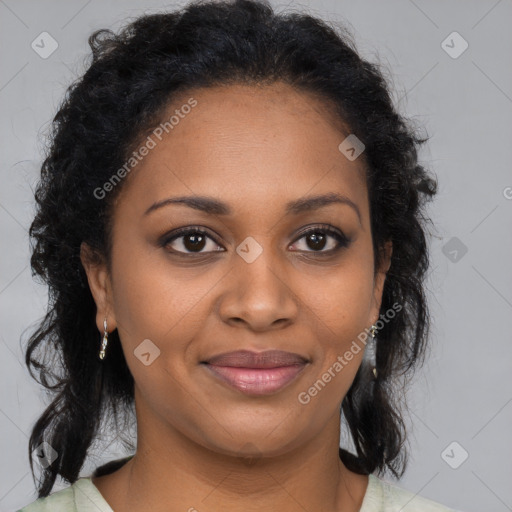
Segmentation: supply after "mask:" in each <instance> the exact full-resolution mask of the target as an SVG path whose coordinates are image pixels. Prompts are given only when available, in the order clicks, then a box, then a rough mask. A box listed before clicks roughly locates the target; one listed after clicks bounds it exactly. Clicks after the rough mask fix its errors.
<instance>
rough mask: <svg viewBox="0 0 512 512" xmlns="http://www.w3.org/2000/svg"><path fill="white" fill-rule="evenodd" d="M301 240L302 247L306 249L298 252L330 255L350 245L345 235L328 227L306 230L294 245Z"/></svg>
mask: <svg viewBox="0 0 512 512" xmlns="http://www.w3.org/2000/svg"><path fill="white" fill-rule="evenodd" d="M302 239H304V240H305V244H304V245H305V246H306V248H304V249H298V250H303V251H305V252H319V253H330V252H335V251H337V250H339V249H341V248H342V247H347V246H348V245H349V243H350V240H349V239H347V237H346V236H345V235H343V234H342V233H341V232H338V231H337V230H336V229H334V228H332V227H330V226H323V227H322V226H319V227H315V228H311V229H308V230H307V231H305V232H303V233H302V234H301V236H300V238H298V239H297V241H296V242H295V243H294V245H295V244H297V242H298V241H299V240H302ZM326 248H327V249H326ZM308 249H309V250H308Z"/></svg>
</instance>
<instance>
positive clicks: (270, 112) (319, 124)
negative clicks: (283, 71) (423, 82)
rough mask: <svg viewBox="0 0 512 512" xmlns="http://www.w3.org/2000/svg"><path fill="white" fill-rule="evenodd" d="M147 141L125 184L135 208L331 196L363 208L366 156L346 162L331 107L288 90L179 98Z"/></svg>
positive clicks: (208, 91) (196, 92) (279, 86)
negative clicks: (181, 198)
mask: <svg viewBox="0 0 512 512" xmlns="http://www.w3.org/2000/svg"><path fill="white" fill-rule="evenodd" d="M187 105H194V106H193V107H188V106H187ZM185 106H187V108H185ZM170 121H171V122H170ZM166 122H167V124H166ZM159 127H160V129H159ZM162 127H163V128H162ZM155 130H157V131H156V132H155ZM155 133H156V134H157V135H158V136H157V135H155ZM148 134H149V135H148V136H149V137H150V138H151V139H152V141H153V143H152V144H150V145H151V146H153V147H152V149H150V150H149V152H148V153H147V154H146V155H145V156H144V157H143V159H142V160H141V161H140V163H137V165H136V167H135V168H134V172H132V174H130V175H129V176H128V179H127V183H124V184H123V194H122V196H125V195H126V196H129V197H130V199H131V200H130V202H131V203H133V201H135V202H136V203H138V202H140V203H141V205H140V208H143V207H146V208H147V207H148V206H150V204H148V203H153V202H155V201H158V200H161V199H164V198H165V197H167V196H172V195H178V194H180V195H181V194H186V195H188V196H190V195H194V194H198V195H209V196H216V197H220V198H222V199H223V200H224V201H225V202H228V203H230V204H232V205H235V207H236V205H237V204H238V206H239V207H240V208H243V207H244V206H249V207H255V206H256V205H261V206H264V205H267V204H270V203H271V204H272V205H278V204H280V203H283V204H284V203H286V202H288V200H291V199H297V198H298V197H300V196H304V195H310V194H318V193H325V192H333V191H334V192H340V193H343V194H344V195H347V196H349V197H350V198H351V199H352V200H353V201H355V202H359V203H361V207H362V208H364V207H365V202H366V180H365V171H364V169H365V164H364V160H363V156H364V155H362V156H361V157H360V158H358V159H356V160H354V161H350V160H349V159H347V158H346V157H345V156H344V154H342V153H341V152H340V150H339V148H338V146H339V145H340V143H341V142H342V141H343V140H344V139H345V138H346V137H347V136H348V135H349V134H350V131H349V129H348V127H346V126H345V125H344V124H343V122H342V121H341V120H340V119H338V118H337V117H336V115H335V114H334V113H333V106H332V105H331V104H329V103H327V102H323V101H321V100H320V99H318V98H316V97H315V96H313V95H312V94H309V93H307V92H302V91H301V92H299V91H296V90H295V89H293V88H292V87H291V86H289V85H287V84H284V83H280V82H278V83H276V84H272V85H265V86H248V85H229V86H219V87H212V88H198V89H190V90H187V91H184V92H181V93H180V94H179V95H178V96H176V97H175V98H174V99H173V101H172V102H171V103H170V104H169V105H168V106H167V108H166V110H165V112H164V113H163V116H162V120H161V124H160V125H157V124H156V125H155V127H154V128H152V129H151V130H150V131H149V132H148ZM146 135H147V134H145V136H146ZM146 142H147V139H145V138H142V139H141V140H140V141H139V146H141V145H144V144H145V143H146ZM135 149H136V150H137V148H135ZM122 196H120V198H121V199H122ZM142 203H143V204H142Z"/></svg>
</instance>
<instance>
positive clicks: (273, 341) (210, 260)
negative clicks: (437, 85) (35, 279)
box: [81, 82, 392, 512]
mask: <svg viewBox="0 0 512 512" xmlns="http://www.w3.org/2000/svg"><path fill="white" fill-rule="evenodd" d="M191 97H193V98H194V99H195V100H196V101H197V105H196V106H195V107H194V108H193V109H192V110H191V112H190V113H188V114H187V115H186V116H184V117H183V119H180V121H179V124H177V125H176V126H175V127H174V128H173V129H172V131H170V132H169V134H168V135H166V136H165V137H164V138H163V139H162V141H161V142H158V144H157V145H156V147H155V148H153V149H151V150H150V151H149V154H147V155H146V156H145V157H144V159H143V161H142V162H141V163H139V164H138V165H137V166H136V167H135V168H134V170H133V171H132V172H131V174H130V175H129V176H128V177H127V178H125V180H126V181H125V182H124V183H122V185H118V186H123V189H122V191H121V194H120V196H119V198H118V201H117V202H116V205H115V211H114V218H113V235H112V236H113V250H112V273H111V275H109V273H108V270H107V267H106V265H104V264H101V265H98V264H94V263H92V259H91V258H90V257H89V255H90V249H89V248H88V247H87V245H85V244H83V245H82V252H81V257H82V263H83V265H84V268H85V269H86V272H87V276H88V281H89V286H90V289H91V292H92V294H93V296H94V299H95V302H96V305H97V316H96V323H97V327H98V330H99V332H100V333H102V332H103V319H104V318H105V317H107V321H108V330H109V332H112V331H113V330H114V329H115V328H117V329H118V332H119V336H120V340H121V343H122V348H123V351H124V354H125V357H126V361H127V364H128V366H129V369H130V371H131V373H132V375H133V377H134V380H135V406H136V416H137V453H136V455H135V457H134V458H133V459H131V460H130V461H129V462H128V463H126V464H125V465H124V466H123V467H122V468H121V469H119V470H118V471H116V472H114V473H111V474H110V475H106V476H103V477H98V478H94V479H93V483H94V484H95V485H96V487H97V488H98V489H99V491H100V492H101V493H102V495H103V496H104V498H105V499H106V501H107V502H108V503H109V504H110V506H111V507H112V508H113V509H114V510H115V511H116V512H128V511H130V512H139V511H147V510H152V511H154V512H159V511H166V512H169V511H171V512H172V511H180V512H183V511H190V512H192V511H194V510H197V511H199V512H206V511H208V512H220V511H222V512H230V511H237V512H239V511H240V510H244V511H246V512H252V511H261V510H279V511H280V512H287V511H290V512H291V511H294V512H296V511H298V510H305V511H315V512H321V511H325V512H327V511H330V512H332V511H342V510H343V511H344V512H357V511H359V509H360V507H361V503H362V500H363V497H364V494H365V492H366V488H367V485H368V477H367V476H363V475H358V474H356V473H353V472H351V471H349V470H348V469H347V468H346V467H345V466H344V465H343V463H342V462H341V460H340V459H339V455H338V447H339V437H340V404H341V402H342V400H343V398H344V396H345V395H346V393H347V391H348V389H349V388H350V385H351V384H352V381H353V379H354V377H355V374H356V372H357V369H358V367H359V365H360V364H361V360H362V358H363V353H364V345H362V348H363V350H361V351H359V353H358V354H356V355H354V357H353V359H352V360H351V361H350V362H348V364H346V365H345V366H344V367H343V369H342V370H341V371H339V372H338V373H337V374H336V376H335V377H334V378H332V379H331V382H329V383H328V384H327V385H326V386H325V387H324V388H323V389H322V390H321V391H320V392H318V394H317V395H316V396H314V397H312V398H311V401H310V402H309V403H308V404H306V405H303V404H302V403H301V402H300V401H299V400H298V396H299V393H301V392H304V391H307V390H308V389H309V388H310V387H311V386H312V385H313V384H314V383H315V382H316V381H317V380H318V379H320V378H321V376H322V374H324V372H326V371H327V370H328V369H329V368H330V367H332V365H333V364H334V362H335V361H336V360H337V357H338V356H340V355H341V356H342V355H343V354H344V353H345V352H346V351H347V350H348V349H349V348H350V346H351V344H352V342H353V341H354V340H357V336H358V334H360V333H361V332H364V331H365V330H367V329H368V328H369V327H370V326H371V325H372V323H375V322H376V321H377V320H378V318H379V309H380V304H381V300H382V290H383V286H384V282H385V277H386V272H387V270H388V268H389V265H390V258H391V252H392V247H391V243H390V242H388V244H387V245H386V246H385V247H384V248H383V250H384V255H385V258H384V263H383V265H382V267H381V268H380V269H379V272H378V273H377V274H376V275H374V272H373V270H374V268H373V265H374V259H373V258H374V253H373V248H372V239H371V229H370V217H369V202H368V191H367V187H366V182H365V178H364V163H363V156H360V157H359V158H357V159H356V160H354V161H350V160H349V159H347V158H346V157H345V156H344V155H343V154H342V153H341V152H340V151H339V149H338V146H339V144H340V143H341V142H342V141H343V140H344V139H345V137H346V136H347V135H348V134H349V133H350V132H349V131H348V130H346V129H345V130H344V129H343V126H342V124H341V123H339V122H336V118H334V117H333V115H332V112H333V110H332V107H331V108H330V107H329V106H328V104H327V103H325V102H323V101H321V100H320V99H317V98H315V97H313V96H312V95H311V94H309V93H306V92H298V91H296V90H295V89H293V88H291V86H289V85H287V84H284V83H281V82H277V83H274V84H272V85H265V86H253V85H251V86H249V85H230V86H227V87H215V88H208V89H206V88H201V89H195V90H191V91H188V92H187V93H186V94H182V96H180V97H179V98H174V100H173V102H172V105H169V110H168V112H166V114H165V116H164V119H168V118H169V117H170V115H172V113H173V112H174V110H175V109H176V108H178V109H179V108H180V106H181V105H183V104H185V103H186V102H187V100H188V99H189V98H191ZM145 136H146V135H144V137H145ZM141 140H144V139H141ZM332 193H337V194H340V195H343V196H345V197H347V198H349V199H350V200H351V201H352V202H353V203H354V204H355V205H356V206H357V209H358V210H359V215H360V217H359V215H358V213H357V212H356V209H354V208H353V207H351V206H350V205H349V204H346V203H331V204H329V205H327V206H322V207H320V208H311V209H309V210H307V211H303V212H301V213H293V212H291V213H288V214H287V213H286V211H285V206H286V204H287V203H288V202H291V201H295V200H298V199H304V198H307V197H309V196H313V195H320V194H332ZM177 196H208V197H211V198H214V199H216V200H218V201H222V202H223V203H226V205H228V206H229V208H230V209H231V214H213V213H206V212H203V211H200V210H197V209H194V208H191V207H189V206H187V205H184V204H179V203H178V204H168V205H166V206H163V207H161V208H157V209H154V210H153V211H152V212H150V213H147V214H145V212H146V210H147V209H148V208H150V207H151V206H152V205H153V204H154V203H156V202H158V201H162V200H164V199H167V198H171V197H177ZM322 224H327V225H329V226H332V227H333V228H334V229H335V230H337V231H338V232H341V233H342V234H343V235H344V236H345V237H347V238H348V239H349V240H350V242H349V243H348V244H347V245H343V244H341V246H340V243H339V242H338V241H337V239H336V238H335V237H333V236H332V235H331V234H329V233H326V232H325V231H322V229H317V232H318V231H320V232H321V233H323V235H324V236H325V237H327V238H326V239H325V243H324V244H323V245H322V243H319V241H318V238H317V239H316V240H315V238H314V236H312V235H311V233H310V234H308V235H305V236H304V235H303V234H302V231H303V230H304V228H315V227H319V226H321V225H322ZM182 227H192V228H197V227H200V228H202V229H204V230H206V231H207V236H206V238H204V239H203V243H199V244H198V243H197V241H198V239H197V236H198V235H195V236H196V238H194V235H192V236H191V235H190V234H189V235H182V236H181V237H180V238H176V239H175V240H173V241H170V242H168V243H167V244H165V242H162V240H163V239H164V238H166V235H167V240H168V239H169V238H171V237H172V234H173V232H174V231H175V230H176V229H178V228H182ZM247 237H252V239H254V240H255V241H256V242H257V244H259V246H260V247H261V248H262V253H261V254H260V255H259V256H258V257H257V258H256V259H255V260H254V261H253V262H251V263H248V262H247V261H246V259H244V258H243V257H241V256H240V255H239V253H237V251H236V249H237V247H238V246H240V244H242V242H243V241H244V240H245V239H246V238H247ZM191 242H195V244H194V243H191ZM338 246H340V248H339V249H338V250H336V248H337V247H338ZM252 247H253V248H252V249H250V250H254V247H256V246H252ZM194 248H196V249H194ZM146 339H149V340H151V342H152V343H153V344H154V345H155V346H157V347H158V349H159V350H160V355H159V356H158V357H157V358H156V359H154V361H153V362H152V363H151V364H149V365H147V366H146V365H145V364H143V363H142V362H141V360H140V359H139V358H138V357H136V356H135V355H134V351H135V350H136V348H137V347H138V346H139V345H140V344H141V342H143V340H146ZM98 340H100V336H98ZM99 346H100V344H99V341H98V350H99ZM240 349H247V350H254V351H263V350H267V349H278V350H285V351H289V352H295V353H298V354H301V355H303V356H304V357H306V358H307V359H308V360H309V361H310V362H309V363H308V364H307V366H306V367H305V369H304V370H303V371H302V372H301V373H300V374H299V375H298V377H297V378H296V379H294V380H293V381H291V382H290V383H288V384H287V385H286V386H285V387H284V388H282V389H281V390H279V391H278V392H277V393H274V394H272V395H269V396H249V395H246V394H243V393H241V392H240V391H238V390H236V389H233V388H231V387H229V386H228V385H226V384H225V383H223V382H221V381H220V380H218V379H216V378H215V377H214V376H212V375H211V374H210V372H209V371H207V370H206V368H205V367H204V365H202V364H200V363H201V361H204V360H206V359H208V358H211V357H212V356H214V355H216V354H220V353H223V352H227V351H233V350H240ZM107 357H108V348H107Z"/></svg>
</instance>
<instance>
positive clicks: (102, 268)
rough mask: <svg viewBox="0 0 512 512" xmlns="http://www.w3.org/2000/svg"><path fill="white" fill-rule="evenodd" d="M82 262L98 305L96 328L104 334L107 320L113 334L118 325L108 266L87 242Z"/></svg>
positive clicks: (81, 254) (83, 244) (81, 248)
mask: <svg viewBox="0 0 512 512" xmlns="http://www.w3.org/2000/svg"><path fill="white" fill-rule="evenodd" d="M80 261H81V262H82V265H83V267H84V269H85V273H86V274H87V281H88V282H89V288H90V290H91V293H92V296H93V298H94V302H95V303H96V326H97V327H98V331H100V333H103V329H104V327H103V321H104V320H105V318H106V319H107V328H108V332H112V331H113V330H115V329H116V326H117V325H116V319H115V315H114V312H113V311H114V308H113V297H112V286H111V280H110V276H109V274H108V270H107V264H106V262H105V261H103V258H101V257H100V256H99V255H98V254H97V252H96V251H94V250H93V249H91V247H89V245H87V244H86V243H85V242H82V244H81V245H80Z"/></svg>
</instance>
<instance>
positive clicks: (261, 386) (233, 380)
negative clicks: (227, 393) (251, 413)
mask: <svg viewBox="0 0 512 512" xmlns="http://www.w3.org/2000/svg"><path fill="white" fill-rule="evenodd" d="M205 366H206V368H208V370H210V372H212V373H213V375H215V376H216V377H218V378H220V379H221V380H222V381H224V382H226V383H227V384H229V385H230V386H231V387H233V388H235V389H237V390H238V391H241V392H242V393H245V394H247V395H271V394H273V393H276V392H277V391H280V390H281V389H283V388H284V387H285V386H286V385H287V384H289V383H290V382H291V381H292V380H293V379H295V378H296V377H297V375H299V373H300V372H301V371H302V370H303V369H304V368H305V366H306V365H305V364H296V365H293V366H281V367H279V368H237V367H234V366H215V365H211V364H206V365H205Z"/></svg>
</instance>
